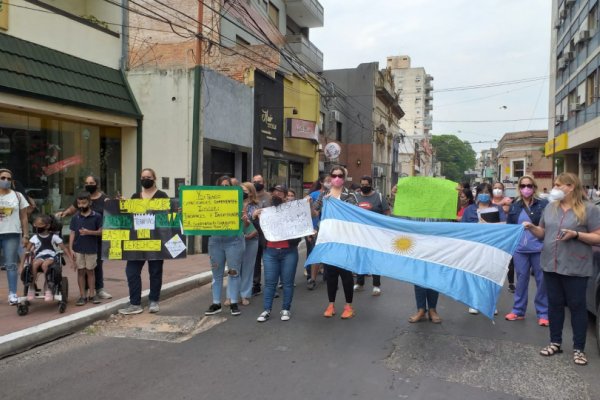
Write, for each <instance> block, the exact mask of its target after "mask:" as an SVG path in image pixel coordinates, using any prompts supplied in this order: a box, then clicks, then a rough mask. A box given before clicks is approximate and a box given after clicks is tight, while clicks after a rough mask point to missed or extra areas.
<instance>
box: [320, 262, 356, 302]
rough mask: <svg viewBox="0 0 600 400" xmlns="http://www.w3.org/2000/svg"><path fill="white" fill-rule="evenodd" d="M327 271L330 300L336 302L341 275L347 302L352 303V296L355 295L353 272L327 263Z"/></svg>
mask: <svg viewBox="0 0 600 400" xmlns="http://www.w3.org/2000/svg"><path fill="white" fill-rule="evenodd" d="M325 273H326V274H327V296H329V302H330V303H334V302H335V295H336V292H337V289H338V276H339V277H340V278H342V287H343V288H344V296H346V303H348V304H352V296H353V295H354V278H353V277H352V272H350V271H348V270H345V269H342V268H338V267H336V266H334V265H328V264H327V265H325Z"/></svg>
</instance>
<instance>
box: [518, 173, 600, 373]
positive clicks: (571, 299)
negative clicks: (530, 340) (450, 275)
mask: <svg viewBox="0 0 600 400" xmlns="http://www.w3.org/2000/svg"><path fill="white" fill-rule="evenodd" d="M548 200H550V204H549V205H548V206H547V207H546V208H545V209H544V213H543V215H542V218H541V220H540V224H539V226H535V225H534V224H533V223H531V222H524V223H523V226H524V227H525V229H528V230H529V231H531V233H533V234H534V235H535V236H537V237H538V238H540V239H542V238H543V239H544V248H543V249H542V257H541V264H542V269H543V270H544V280H545V282H546V290H547V292H548V317H549V320H550V344H549V345H548V346H546V347H544V348H543V349H542V350H541V351H540V354H541V355H542V356H553V355H555V354H558V353H562V348H561V346H562V330H563V324H564V320H565V307H568V308H569V311H570V313H571V327H572V329H573V362H574V363H575V364H576V365H587V363H588V360H587V358H586V356H585V353H584V352H583V351H584V348H585V339H586V331H587V318H588V317H587V310H586V297H585V295H586V288H587V281H588V278H589V277H590V276H592V273H593V269H594V265H593V259H594V254H593V251H592V245H598V244H600V208H598V207H597V206H595V205H594V204H592V203H590V202H588V201H587V200H586V196H585V193H584V192H583V188H582V186H581V181H580V180H579V178H578V177H577V175H575V174H572V173H568V172H565V173H562V174H560V175H559V176H558V177H557V178H556V180H555V181H554V188H553V189H552V191H551V192H550V195H549V197H548Z"/></svg>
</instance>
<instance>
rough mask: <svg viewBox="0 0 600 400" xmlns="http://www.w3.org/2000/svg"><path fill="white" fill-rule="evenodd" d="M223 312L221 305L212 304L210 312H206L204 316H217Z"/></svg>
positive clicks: (209, 308)
mask: <svg viewBox="0 0 600 400" xmlns="http://www.w3.org/2000/svg"><path fill="white" fill-rule="evenodd" d="M220 312H221V304H211V305H210V307H208V310H206V311H205V312H204V315H215V314H218V313H220Z"/></svg>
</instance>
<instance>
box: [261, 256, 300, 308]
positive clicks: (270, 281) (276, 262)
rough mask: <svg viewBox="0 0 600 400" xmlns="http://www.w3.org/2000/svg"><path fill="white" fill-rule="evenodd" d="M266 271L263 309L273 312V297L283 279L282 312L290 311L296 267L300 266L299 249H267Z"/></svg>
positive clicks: (264, 257)
mask: <svg viewBox="0 0 600 400" xmlns="http://www.w3.org/2000/svg"><path fill="white" fill-rule="evenodd" d="M263 261H264V264H265V265H264V270H265V289H264V299H263V308H264V309H265V310H271V307H273V297H274V296H275V289H276V286H277V283H278V282H279V280H280V279H281V283H282V284H283V304H282V305H281V309H282V310H289V309H290V307H291V306H292V298H293V297H294V278H295V276H296V266H297V265H298V248H297V247H289V248H287V249H273V248H270V247H266V248H265V251H264V254H263Z"/></svg>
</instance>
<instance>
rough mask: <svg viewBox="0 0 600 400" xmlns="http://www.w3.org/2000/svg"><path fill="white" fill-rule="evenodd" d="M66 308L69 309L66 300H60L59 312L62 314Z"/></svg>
mask: <svg viewBox="0 0 600 400" xmlns="http://www.w3.org/2000/svg"><path fill="white" fill-rule="evenodd" d="M66 309H67V303H65V302H64V301H59V302H58V312H59V313H61V314H62V313H64V312H65V310H66Z"/></svg>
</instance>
